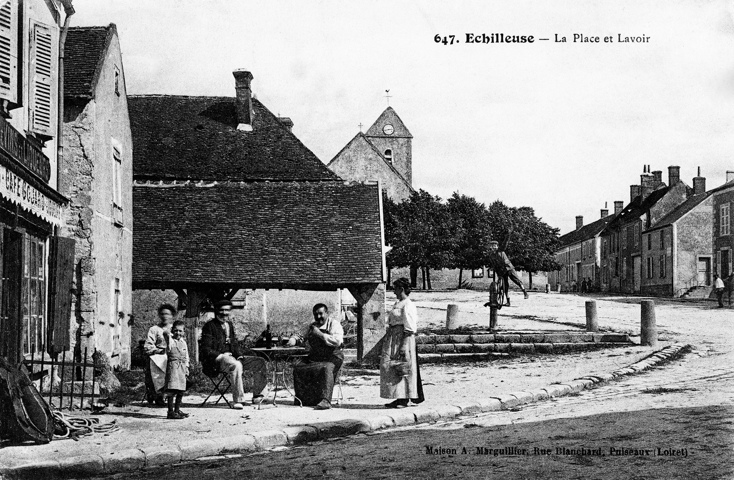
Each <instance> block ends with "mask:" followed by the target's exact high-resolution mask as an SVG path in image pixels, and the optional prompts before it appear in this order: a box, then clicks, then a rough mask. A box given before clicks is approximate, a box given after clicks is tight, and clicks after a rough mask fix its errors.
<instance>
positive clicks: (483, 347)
mask: <svg viewBox="0 0 734 480" xmlns="http://www.w3.org/2000/svg"><path fill="white" fill-rule="evenodd" d="M518 340H519V339H518ZM634 345H635V344H634V343H631V342H578V343H574V342H567V343H524V342H520V341H518V342H509V343H438V344H431V343H424V344H420V345H418V349H417V350H418V361H419V362H420V363H421V364H423V363H440V362H455V361H486V360H491V359H493V358H497V357H505V356H508V355H513V354H515V355H523V354H524V355H530V354H537V353H542V354H563V353H571V352H586V351H590V350H603V349H607V348H619V347H630V346H634Z"/></svg>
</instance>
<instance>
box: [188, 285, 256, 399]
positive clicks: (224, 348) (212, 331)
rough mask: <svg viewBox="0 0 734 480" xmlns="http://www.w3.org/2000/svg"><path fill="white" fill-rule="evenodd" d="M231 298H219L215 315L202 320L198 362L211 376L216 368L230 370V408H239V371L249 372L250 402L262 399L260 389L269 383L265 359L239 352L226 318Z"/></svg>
mask: <svg viewBox="0 0 734 480" xmlns="http://www.w3.org/2000/svg"><path fill="white" fill-rule="evenodd" d="M231 310H232V302H230V301H229V300H220V301H218V302H216V303H215V304H214V313H215V318H214V319H213V320H210V321H208V322H207V323H206V324H204V327H203V328H202V329H201V351H200V357H201V363H202V367H203V371H204V374H206V375H208V376H210V377H213V376H215V375H216V374H217V373H218V372H229V380H230V382H231V383H232V400H233V402H234V403H233V405H232V407H233V408H237V409H242V408H244V407H243V406H242V402H243V401H244V400H245V391H244V388H243V385H242V371H243V369H247V370H249V371H250V372H251V373H252V403H253V404H257V403H260V402H262V400H263V398H264V397H263V394H262V391H263V390H264V389H265V386H266V385H267V383H268V380H267V376H266V364H265V360H263V359H262V358H260V357H254V356H242V354H241V353H240V347H239V344H238V343H237V336H236V335H235V331H234V324H233V323H232V322H231V321H230V320H229V315H230V311H231Z"/></svg>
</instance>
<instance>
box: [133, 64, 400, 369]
mask: <svg viewBox="0 0 734 480" xmlns="http://www.w3.org/2000/svg"><path fill="white" fill-rule="evenodd" d="M234 76H235V93H236V96H235V97H234V98H232V97H200V96H181V95H140V96H131V97H130V100H129V102H130V103H129V104H130V118H131V124H132V135H133V145H134V179H135V186H134V190H133V205H134V206H133V208H134V220H135V230H134V241H133V253H134V255H133V259H134V263H133V288H134V289H136V291H135V293H134V296H135V297H136V300H134V308H135V309H136V315H138V314H139V316H140V317H142V316H143V315H150V317H153V316H154V309H155V307H156V306H157V305H155V303H154V302H155V298H154V297H151V296H150V295H149V291H150V290H165V292H167V294H168V295H169V297H168V298H169V299H170V298H171V294H172V295H173V298H176V297H177V298H178V301H179V306H181V307H182V308H185V310H186V312H185V317H186V319H187V322H189V328H188V329H187V330H188V331H189V333H191V334H192V335H193V337H190V341H189V349H190V351H191V353H195V349H196V336H195V332H196V329H197V327H198V326H199V323H200V322H201V321H203V320H204V319H205V315H206V312H207V310H208V311H210V309H211V304H212V302H214V301H216V300H218V299H220V298H231V299H233V300H236V301H237V306H238V307H240V310H238V312H237V316H238V321H239V322H241V323H240V325H241V327H240V328H239V332H240V334H244V333H251V334H255V335H257V334H258V333H259V332H260V331H262V330H263V329H264V328H265V324H271V325H272V328H273V330H274V331H275V332H276V333H279V332H285V331H290V332H292V331H301V330H302V329H304V328H305V327H306V326H307V325H308V323H310V322H311V321H312V317H311V307H312V306H313V304H314V303H316V302H324V303H327V304H329V306H330V310H331V311H332V312H333V314H334V315H338V314H339V307H340V302H339V297H338V295H339V293H338V292H339V291H340V289H342V288H344V289H348V290H349V292H350V293H351V294H352V295H353V296H354V298H355V299H356V301H357V303H358V311H359V312H358V313H359V315H358V322H359V323H360V326H361V329H360V330H359V331H360V332H362V336H361V337H360V338H359V339H358V345H357V346H358V356H368V355H370V354H371V355H376V351H374V348H375V346H376V345H377V341H378V340H379V338H380V337H381V336H382V334H383V332H384V322H385V306H384V295H385V285H384V280H383V277H384V259H383V253H382V252H383V248H382V245H383V233H382V224H381V193H380V189H379V188H378V185H377V184H376V183H371V184H348V183H346V182H344V180H343V179H341V178H340V177H339V176H338V175H336V174H335V173H333V172H332V171H330V170H329V169H328V168H326V166H325V165H324V164H323V163H322V162H321V161H320V160H319V159H318V158H317V157H316V156H315V155H314V154H313V152H311V150H309V149H308V148H307V147H306V146H304V145H303V143H301V141H300V140H298V138H297V137H296V136H295V135H294V134H293V133H292V131H291V129H292V127H293V122H292V121H286V118H282V117H281V118H278V117H276V116H275V115H273V114H272V113H271V112H270V111H269V110H268V109H267V108H266V107H265V106H264V105H263V104H262V103H261V102H260V101H258V100H257V99H256V98H254V96H253V95H252V89H251V81H252V79H253V76H252V74H251V73H250V72H247V71H242V70H238V71H235V72H234ZM287 120H290V119H287ZM304 291H306V293H305V294H304V293H303V292H304ZM157 298H158V299H161V297H157ZM276 303H277V305H275V304H276ZM138 312H139V313H138ZM147 312H150V314H149V313H147ZM279 312H280V313H279ZM151 320H152V319H151Z"/></svg>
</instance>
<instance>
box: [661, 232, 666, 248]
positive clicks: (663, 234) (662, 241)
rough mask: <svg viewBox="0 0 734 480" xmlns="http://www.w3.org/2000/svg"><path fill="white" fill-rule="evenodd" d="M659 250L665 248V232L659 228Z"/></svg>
mask: <svg viewBox="0 0 734 480" xmlns="http://www.w3.org/2000/svg"><path fill="white" fill-rule="evenodd" d="M660 250H665V232H664V231H663V230H660Z"/></svg>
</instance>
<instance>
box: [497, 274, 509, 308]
mask: <svg viewBox="0 0 734 480" xmlns="http://www.w3.org/2000/svg"><path fill="white" fill-rule="evenodd" d="M505 301H507V292H506V291H505V282H504V280H503V279H501V278H500V281H499V282H497V310H499V309H500V308H502V307H503V306H504V304H505Z"/></svg>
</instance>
